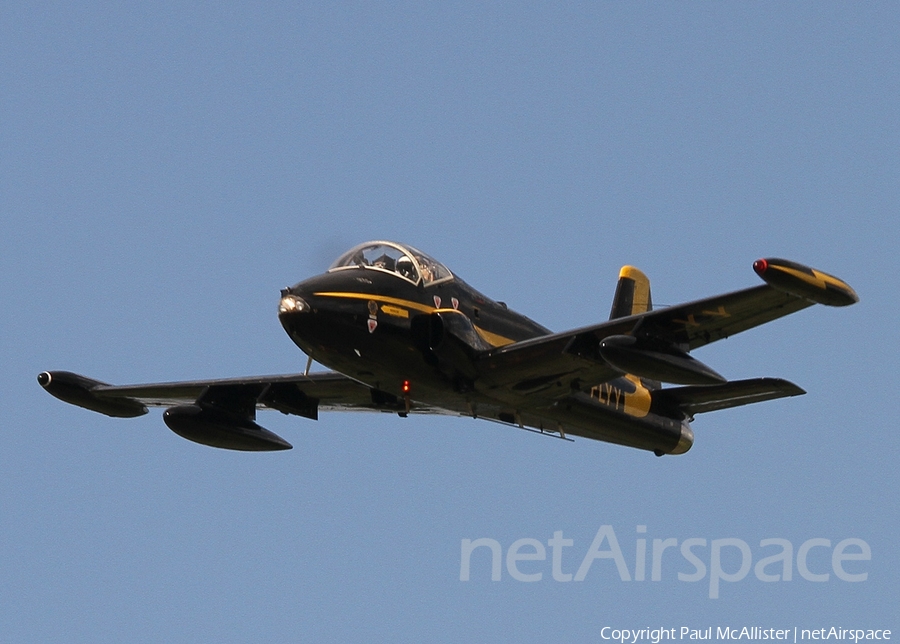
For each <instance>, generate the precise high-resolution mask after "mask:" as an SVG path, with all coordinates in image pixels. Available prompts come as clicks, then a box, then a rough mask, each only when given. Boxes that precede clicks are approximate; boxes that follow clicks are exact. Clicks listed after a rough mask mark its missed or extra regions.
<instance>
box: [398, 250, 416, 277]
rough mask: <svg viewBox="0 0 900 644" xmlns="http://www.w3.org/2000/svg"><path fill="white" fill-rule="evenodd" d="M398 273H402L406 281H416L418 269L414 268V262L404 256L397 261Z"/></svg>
mask: <svg viewBox="0 0 900 644" xmlns="http://www.w3.org/2000/svg"><path fill="white" fill-rule="evenodd" d="M397 272H398V273H400V274H401V275H402V276H403V277H405V278H406V279H410V280H414V281H415V279H416V277H417V276H416V267H415V266H413V262H412V260H411V259H410V258H409V257H407V256H406V255H404V256H403V257H401V258H399V259H398V260H397Z"/></svg>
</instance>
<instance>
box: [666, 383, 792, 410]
mask: <svg viewBox="0 0 900 644" xmlns="http://www.w3.org/2000/svg"><path fill="white" fill-rule="evenodd" d="M805 393H806V392H805V391H803V390H802V389H801V388H800V387H798V386H797V385H795V384H794V383H792V382H788V381H787V380H782V379H781V378H751V379H749V380H734V381H732V382H726V383H723V384H720V385H699V386H687V387H672V388H669V389H662V390H660V391H656V392H654V393H653V399H654V402H656V401H660V402H661V403H662V404H663V405H666V406H668V407H676V408H678V409H679V410H681V411H683V412H684V413H685V414H687V415H689V416H693V415H694V414H702V413H704V412H707V411H716V410H718V409H728V408H730V407H740V406H741V405H749V404H751V403H758V402H764V401H766V400H775V399H776V398H785V397H788V396H800V395H802V394H805Z"/></svg>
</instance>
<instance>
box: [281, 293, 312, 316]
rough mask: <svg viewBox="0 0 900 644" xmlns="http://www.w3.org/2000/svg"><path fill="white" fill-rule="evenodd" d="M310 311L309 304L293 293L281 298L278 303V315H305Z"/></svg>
mask: <svg viewBox="0 0 900 644" xmlns="http://www.w3.org/2000/svg"><path fill="white" fill-rule="evenodd" d="M305 311H309V304H307V303H306V300H304V299H303V298H301V297H297V296H296V295H293V294H291V293H288V294H286V295H282V296H281V301H280V302H279V303H278V313H279V315H280V314H282V313H303V312H305Z"/></svg>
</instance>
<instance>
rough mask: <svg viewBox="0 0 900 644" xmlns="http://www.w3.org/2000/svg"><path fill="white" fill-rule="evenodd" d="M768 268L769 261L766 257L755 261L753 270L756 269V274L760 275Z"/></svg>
mask: <svg viewBox="0 0 900 644" xmlns="http://www.w3.org/2000/svg"><path fill="white" fill-rule="evenodd" d="M767 268H769V262H767V261H766V260H764V259H758V260H756V261H755V262H753V270H754V271H756V274H757V275H759V276H760V277H761V276H762V274H763V273H765V272H766V269H767Z"/></svg>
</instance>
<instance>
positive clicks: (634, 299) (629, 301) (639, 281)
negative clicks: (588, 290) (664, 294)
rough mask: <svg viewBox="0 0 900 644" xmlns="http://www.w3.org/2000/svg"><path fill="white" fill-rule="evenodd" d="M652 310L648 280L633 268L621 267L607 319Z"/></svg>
mask: <svg viewBox="0 0 900 644" xmlns="http://www.w3.org/2000/svg"><path fill="white" fill-rule="evenodd" d="M652 309H653V303H652V302H651V301H650V280H649V279H648V277H647V276H646V275H644V273H643V272H642V271H640V270H639V269H637V268H635V267H634V266H623V267H622V270H620V271H619V283H618V284H617V285H616V294H615V296H614V297H613V305H612V310H611V311H610V312H609V319H610V320H614V319H616V318H624V317H628V316H629V315H637V314H638V313H646V312H647V311H650V310H652Z"/></svg>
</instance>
